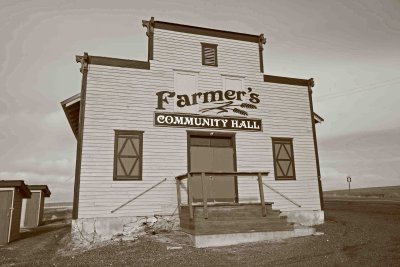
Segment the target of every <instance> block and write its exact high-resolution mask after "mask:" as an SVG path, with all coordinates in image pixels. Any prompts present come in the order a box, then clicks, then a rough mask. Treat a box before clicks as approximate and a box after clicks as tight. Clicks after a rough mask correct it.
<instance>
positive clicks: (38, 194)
mask: <svg viewBox="0 0 400 267" xmlns="http://www.w3.org/2000/svg"><path fill="white" fill-rule="evenodd" d="M28 188H29V190H30V191H31V193H32V196H31V198H30V199H27V200H26V206H25V216H24V227H28V228H32V227H38V226H39V225H41V224H42V221H43V210H44V198H46V197H50V195H51V192H50V190H49V188H48V187H47V185H28Z"/></svg>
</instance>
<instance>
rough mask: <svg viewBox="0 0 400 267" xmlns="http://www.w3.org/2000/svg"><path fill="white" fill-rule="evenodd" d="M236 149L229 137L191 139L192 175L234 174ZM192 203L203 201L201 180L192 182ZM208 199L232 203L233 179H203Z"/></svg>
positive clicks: (234, 186)
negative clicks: (202, 173) (205, 173)
mask: <svg viewBox="0 0 400 267" xmlns="http://www.w3.org/2000/svg"><path fill="white" fill-rule="evenodd" d="M235 163H236V162H235V149H234V141H233V138H232V137H209V136H191V137H190V166H189V170H190V171H193V172H234V171H235ZM192 181H193V183H192V189H193V198H194V201H196V202H197V201H202V200H203V198H202V184H201V177H200V176H198V175H197V176H194V177H193V179H192ZM205 183H206V186H207V199H208V201H214V202H235V200H236V192H237V190H236V180H235V177H234V176H218V177H210V176H208V177H206V180H205Z"/></svg>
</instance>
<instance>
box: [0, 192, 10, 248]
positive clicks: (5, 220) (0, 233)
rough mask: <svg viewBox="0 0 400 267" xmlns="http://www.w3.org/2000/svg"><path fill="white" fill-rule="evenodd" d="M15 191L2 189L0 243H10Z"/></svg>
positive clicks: (0, 193) (0, 195) (0, 197)
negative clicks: (9, 235) (9, 236)
mask: <svg viewBox="0 0 400 267" xmlns="http://www.w3.org/2000/svg"><path fill="white" fill-rule="evenodd" d="M12 197H13V191H11V190H10V191H0V244H1V245H4V244H7V243H8V233H9V231H10V216H11V208H12V207H11V205H12Z"/></svg>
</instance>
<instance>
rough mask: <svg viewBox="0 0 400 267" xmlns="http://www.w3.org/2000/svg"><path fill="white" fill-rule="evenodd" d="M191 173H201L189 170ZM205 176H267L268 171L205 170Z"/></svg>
mask: <svg viewBox="0 0 400 267" xmlns="http://www.w3.org/2000/svg"><path fill="white" fill-rule="evenodd" d="M190 174H191V175H201V174H202V173H201V172H190ZM204 174H205V175H206V176H209V175H211V176H232V175H235V176H257V175H258V174H261V175H264V176H267V175H268V174H269V172H205V173H204Z"/></svg>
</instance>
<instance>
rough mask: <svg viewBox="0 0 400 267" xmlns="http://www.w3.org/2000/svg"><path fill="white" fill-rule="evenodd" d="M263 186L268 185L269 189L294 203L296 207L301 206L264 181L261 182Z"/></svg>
mask: <svg viewBox="0 0 400 267" xmlns="http://www.w3.org/2000/svg"><path fill="white" fill-rule="evenodd" d="M263 185H264V186H266V187H268V188H269V189H271V190H272V191H274V192H275V193H277V194H278V195H280V196H282V197H283V198H285V199H287V200H289V201H290V202H292V203H293V204H295V205H296V206H297V207H299V208H301V205H299V204H297V203H296V202H295V201H293V200H291V199H290V198H289V197H287V196H285V195H284V194H283V193H281V192H279V191H278V190H276V189H275V188H273V187H272V186H270V185H267V184H266V183H263Z"/></svg>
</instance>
